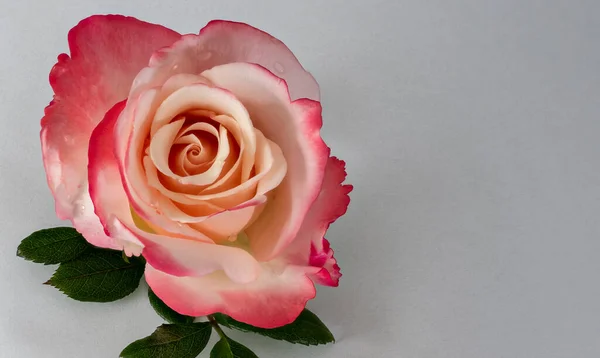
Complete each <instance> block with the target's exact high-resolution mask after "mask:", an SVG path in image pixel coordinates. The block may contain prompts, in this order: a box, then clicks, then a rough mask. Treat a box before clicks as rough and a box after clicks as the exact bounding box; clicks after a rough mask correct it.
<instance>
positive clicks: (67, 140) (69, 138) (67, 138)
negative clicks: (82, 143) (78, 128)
mask: <svg viewBox="0 0 600 358" xmlns="http://www.w3.org/2000/svg"><path fill="white" fill-rule="evenodd" d="M64 140H65V143H67V144H68V145H73V144H74V143H75V138H73V136H71V135H65V136H64Z"/></svg>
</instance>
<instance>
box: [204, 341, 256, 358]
mask: <svg viewBox="0 0 600 358" xmlns="http://www.w3.org/2000/svg"><path fill="white" fill-rule="evenodd" d="M210 358H258V356H257V355H256V354H254V352H252V351H251V350H250V349H248V347H246V346H244V345H242V344H240V343H238V342H236V341H234V340H233V339H231V338H229V337H223V338H221V340H220V341H218V342H217V344H215V346H214V347H213V349H212V350H211V351H210Z"/></svg>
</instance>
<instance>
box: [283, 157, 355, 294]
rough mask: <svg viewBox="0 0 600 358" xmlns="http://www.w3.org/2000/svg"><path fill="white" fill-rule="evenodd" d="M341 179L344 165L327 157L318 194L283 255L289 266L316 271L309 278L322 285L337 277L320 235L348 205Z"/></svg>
mask: <svg viewBox="0 0 600 358" xmlns="http://www.w3.org/2000/svg"><path fill="white" fill-rule="evenodd" d="M345 179H346V170H345V163H344V162H343V161H341V160H339V159H337V158H335V157H331V158H329V160H328V162H327V167H326V168H325V178H324V180H323V187H322V188H321V192H320V193H319V196H318V198H317V200H316V201H315V202H314V204H313V205H312V207H311V208H310V211H309V212H308V215H307V216H306V220H305V221H304V223H303V224H302V227H301V228H300V231H299V232H298V236H297V237H296V239H295V240H294V242H293V243H292V244H291V245H290V246H289V247H288V248H287V249H286V251H285V256H286V257H287V258H288V260H290V262H292V263H295V264H298V265H306V264H308V265H309V266H312V267H316V268H320V270H317V271H316V272H315V273H313V274H311V275H310V277H311V278H313V280H314V281H315V282H317V283H319V284H322V285H326V286H337V285H338V282H339V278H340V277H341V273H340V268H339V266H338V265H337V262H336V260H335V258H334V257H333V250H332V249H331V248H330V247H329V242H328V241H327V240H325V238H324V235H325V232H326V231H327V229H328V228H329V225H331V223H333V222H334V221H335V220H336V219H337V218H339V217H340V216H342V215H344V213H346V209H347V208H348V204H349V203H350V197H349V196H348V194H349V193H350V191H352V185H347V184H343V182H344V180H345Z"/></svg>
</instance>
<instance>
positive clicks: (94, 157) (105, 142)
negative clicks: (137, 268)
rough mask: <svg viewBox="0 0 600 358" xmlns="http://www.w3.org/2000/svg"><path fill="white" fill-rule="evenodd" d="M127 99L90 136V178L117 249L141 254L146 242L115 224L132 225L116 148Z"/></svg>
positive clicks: (100, 214) (100, 213)
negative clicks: (120, 118) (116, 124)
mask: <svg viewBox="0 0 600 358" xmlns="http://www.w3.org/2000/svg"><path fill="white" fill-rule="evenodd" d="M124 107H125V101H122V102H119V103H117V104H116V105H115V106H114V107H113V108H111V109H110V110H109V111H108V112H107V113H106V116H105V117H104V119H103V120H102V122H100V124H98V126H96V128H95V129H94V131H93V132H92V136H91V138H90V148H89V164H88V180H89V193H90V197H91V200H92V203H93V207H94V211H95V213H96V215H97V217H98V219H100V223H101V224H102V227H104V231H105V232H106V233H108V235H109V236H110V237H111V238H112V239H113V242H114V244H115V245H116V246H117V247H113V248H116V249H125V251H126V253H127V254H128V255H130V254H135V255H136V256H139V254H140V253H141V251H142V248H143V245H142V243H141V242H140V241H139V240H137V239H136V238H134V237H132V236H131V235H128V234H127V233H126V232H125V233H124V232H123V231H122V230H121V226H118V225H117V226H115V222H116V221H115V218H120V219H121V220H123V221H126V222H127V223H129V224H131V225H133V219H132V217H131V211H130V205H129V200H128V199H127V194H126V193H125V189H124V188H123V184H122V183H121V174H120V172H119V163H118V161H117V158H116V157H115V154H114V151H113V148H114V146H115V143H114V139H115V138H114V134H115V133H114V128H115V123H116V121H117V118H118V117H119V114H120V113H121V111H122V110H123V108H124Z"/></svg>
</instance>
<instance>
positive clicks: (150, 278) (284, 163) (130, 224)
mask: <svg viewBox="0 0 600 358" xmlns="http://www.w3.org/2000/svg"><path fill="white" fill-rule="evenodd" d="M69 47H70V51H71V55H70V56H68V55H66V54H62V55H60V56H59V57H58V63H57V64H56V65H55V66H54V68H53V69H52V71H51V73H50V83H51V85H52V88H53V90H54V93H55V95H54V100H53V101H52V102H51V103H50V105H48V107H47V108H46V111H45V116H44V118H43V119H42V131H41V141H42V149H43V157H44V165H45V168H46V173H47V178H48V183H49V186H50V188H51V190H52V193H53V195H54V197H55V201H56V211H57V214H58V215H59V217H60V218H63V219H70V220H71V221H72V222H73V225H74V226H75V228H76V229H77V230H78V231H80V232H81V233H82V234H83V236H84V237H85V238H86V239H87V240H88V241H89V242H90V243H91V244H93V245H96V246H99V247H104V248H111V249H118V250H124V251H125V253H126V254H127V255H140V254H142V255H143V256H144V257H145V258H146V260H147V267H146V272H145V276H146V280H147V282H148V284H149V285H150V287H151V288H152V289H153V291H154V292H155V293H156V295H157V296H159V297H160V298H161V299H162V300H163V301H164V302H165V303H166V304H167V305H169V306H170V307H171V308H173V309H174V310H176V311H177V312H179V313H182V314H186V315H191V316H203V315H207V314H211V313H215V312H222V313H225V314H228V315H230V316H232V317H233V318H234V319H237V320H240V321H243V322H246V323H249V324H252V325H255V326H259V327H265V328H271V327H277V326H281V325H284V324H288V323H290V322H292V321H293V320H294V319H295V318H296V317H297V316H298V315H299V313H300V312H301V311H302V309H303V308H304V306H305V304H306V302H307V301H308V300H309V299H312V298H313V297H314V296H315V288H314V283H319V284H323V285H328V286H337V285H338V280H339V277H340V276H341V274H340V271H339V267H338V266H337V264H336V260H335V258H334V257H333V251H332V250H331V249H330V247H329V243H328V242H327V240H325V238H324V234H325V231H326V230H327V228H328V226H329V224H330V223H331V222H333V221H335V220H336V219H337V218H338V217H339V216H341V215H343V214H344V212H345V211H346V207H347V205H348V203H349V198H348V193H349V192H350V190H351V186H349V185H343V184H342V182H343V181H344V179H345V176H346V173H345V170H344V162H342V161H340V160H338V159H336V158H334V157H330V156H329V152H330V150H329V148H328V147H327V146H326V145H325V143H324V142H323V140H322V139H321V136H320V133H319V131H320V128H321V106H320V103H319V102H318V100H319V89H318V85H317V83H316V82H315V81H314V79H313V77H312V76H311V75H310V74H309V73H308V72H306V71H305V70H304V69H303V68H302V66H301V65H300V64H299V63H298V61H297V60H296V58H295V57H294V55H293V54H292V53H291V52H290V51H289V49H288V48H287V47H286V46H285V45H284V44H283V43H282V42H280V41H279V40H277V39H275V38H273V37H271V36H270V35H268V34H266V33H264V32H262V31H260V30H257V29H255V28H253V27H250V26H248V25H245V24H241V23H233V22H226V21H213V22H210V23H209V24H208V25H207V26H206V27H205V28H204V29H202V30H201V31H200V33H199V34H198V35H183V36H182V35H180V34H178V33H176V32H174V31H172V30H169V29H166V28H164V27H161V26H158V25H154V24H149V23H145V22H142V21H139V20H137V19H134V18H128V17H122V16H92V17H90V18H87V19H85V20H83V21H82V22H81V23H79V24H78V25H77V26H76V27H75V28H73V29H72V30H71V31H70V32H69Z"/></svg>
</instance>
